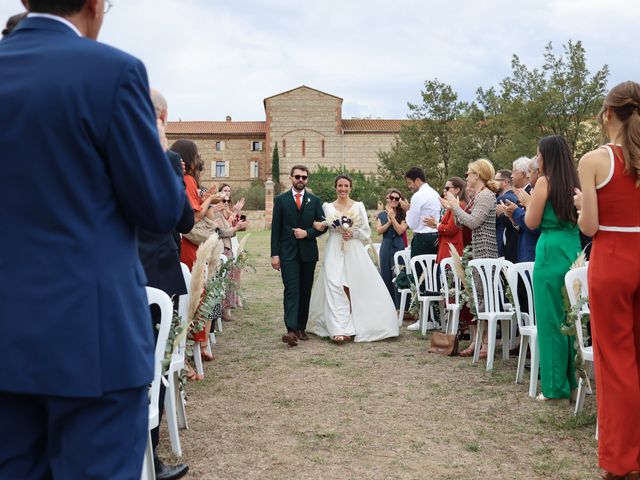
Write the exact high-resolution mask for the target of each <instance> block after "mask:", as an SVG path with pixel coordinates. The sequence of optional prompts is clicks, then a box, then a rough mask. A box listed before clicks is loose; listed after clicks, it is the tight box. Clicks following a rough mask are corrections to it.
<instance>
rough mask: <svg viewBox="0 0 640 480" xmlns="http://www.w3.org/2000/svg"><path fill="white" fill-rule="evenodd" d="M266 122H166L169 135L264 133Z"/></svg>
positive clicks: (262, 134)
mask: <svg viewBox="0 0 640 480" xmlns="http://www.w3.org/2000/svg"><path fill="white" fill-rule="evenodd" d="M266 131H267V127H266V122H231V121H229V122H227V121H224V122H168V123H167V134H169V135H260V136H264V135H266Z"/></svg>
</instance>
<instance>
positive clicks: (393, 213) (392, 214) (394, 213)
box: [384, 203, 396, 220]
mask: <svg viewBox="0 0 640 480" xmlns="http://www.w3.org/2000/svg"><path fill="white" fill-rule="evenodd" d="M384 209H385V210H386V212H387V215H388V216H389V220H391V216H395V215H396V212H394V211H393V208H392V207H391V205H389V204H388V203H387V204H386V205H385V207H384Z"/></svg>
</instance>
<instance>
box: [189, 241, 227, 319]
mask: <svg viewBox="0 0 640 480" xmlns="http://www.w3.org/2000/svg"><path fill="white" fill-rule="evenodd" d="M218 244H220V245H222V242H220V241H219V239H218V234H217V233H213V234H211V236H210V237H209V238H208V239H207V241H206V242H204V243H201V244H200V246H199V247H198V250H197V251H196V261H195V262H194V264H193V268H192V269H191V287H190V289H189V309H188V311H189V325H191V323H192V322H193V318H194V317H195V314H196V311H197V310H198V305H200V300H201V299H202V292H203V291H204V286H205V284H206V283H207V278H208V277H209V271H208V270H209V269H210V267H209V265H211V267H212V268H211V270H213V271H217V268H218V263H219V262H220V253H221V252H222V247H221V246H219V245H218ZM214 255H215V258H214V257H213V256H214Z"/></svg>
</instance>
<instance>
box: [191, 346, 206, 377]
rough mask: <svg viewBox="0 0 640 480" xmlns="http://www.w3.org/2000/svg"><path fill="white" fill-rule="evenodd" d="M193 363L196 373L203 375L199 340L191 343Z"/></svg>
mask: <svg viewBox="0 0 640 480" xmlns="http://www.w3.org/2000/svg"><path fill="white" fill-rule="evenodd" d="M193 363H195V364H196V373H197V374H198V375H204V368H203V366H202V355H201V354H200V342H195V343H194V344H193Z"/></svg>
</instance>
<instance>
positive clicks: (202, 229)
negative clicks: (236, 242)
mask: <svg viewBox="0 0 640 480" xmlns="http://www.w3.org/2000/svg"><path fill="white" fill-rule="evenodd" d="M216 228H217V224H216V222H214V221H213V220H211V219H210V218H208V217H206V216H205V217H203V218H202V219H201V220H200V221H199V222H197V223H196V224H195V225H194V226H193V228H192V229H191V231H190V232H189V233H184V234H182V236H183V237H184V238H186V239H187V240H189V241H190V242H191V243H193V244H194V245H200V244H201V243H204V242H206V241H207V239H208V238H209V237H210V236H211V234H212V233H213V232H215V231H216Z"/></svg>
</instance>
